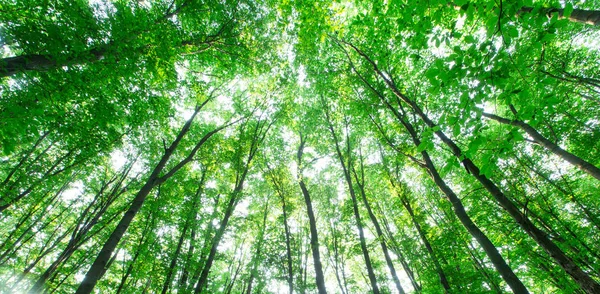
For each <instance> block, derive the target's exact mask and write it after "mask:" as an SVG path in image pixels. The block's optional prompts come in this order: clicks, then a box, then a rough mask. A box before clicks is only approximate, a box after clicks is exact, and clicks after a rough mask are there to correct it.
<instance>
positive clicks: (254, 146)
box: [194, 121, 273, 294]
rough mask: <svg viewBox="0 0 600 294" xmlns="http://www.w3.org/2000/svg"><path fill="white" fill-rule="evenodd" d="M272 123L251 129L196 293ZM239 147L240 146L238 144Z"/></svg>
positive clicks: (204, 280)
mask: <svg viewBox="0 0 600 294" xmlns="http://www.w3.org/2000/svg"><path fill="white" fill-rule="evenodd" d="M272 125H273V122H270V123H267V122H266V121H259V122H257V123H256V125H255V127H254V129H253V131H252V139H251V142H250V148H249V152H248V157H247V158H246V161H245V163H244V164H245V166H244V167H243V170H242V171H238V174H237V175H236V181H237V182H236V183H235V188H234V190H233V192H232V193H231V196H230V197H229V202H228V203H227V207H226V209H225V215H224V216H223V219H222V220H221V223H220V225H219V229H218V230H217V232H216V233H215V236H214V238H213V240H212V244H211V247H210V252H209V254H208V257H207V259H206V262H205V264H204V267H203V268H202V272H201V273H200V278H199V280H198V283H197V285H196V289H195V290H194V293H196V294H199V293H202V291H203V290H204V287H205V286H206V284H207V282H208V274H209V272H210V268H211V267H212V264H213V262H214V259H215V255H216V254H217V247H218V246H219V243H220V242H221V239H222V238H223V235H224V234H225V230H226V229H227V224H228V223H229V218H230V217H231V215H232V214H233V211H234V210H235V207H236V205H237V204H238V202H239V200H240V197H241V194H242V189H243V188H244V182H245V180H246V176H247V175H248V171H249V169H250V164H251V162H252V159H254V156H255V155H256V153H257V152H258V148H259V145H260V143H262V141H263V140H264V138H265V136H266V134H267V133H268V132H269V129H270V128H271V126H272ZM240 148H241V146H240Z"/></svg>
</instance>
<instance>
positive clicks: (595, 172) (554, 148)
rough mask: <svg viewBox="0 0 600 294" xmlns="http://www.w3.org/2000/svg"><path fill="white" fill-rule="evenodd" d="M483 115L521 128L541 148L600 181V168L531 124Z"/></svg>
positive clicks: (487, 114) (493, 115)
mask: <svg viewBox="0 0 600 294" xmlns="http://www.w3.org/2000/svg"><path fill="white" fill-rule="evenodd" d="M482 115H483V116H485V117H487V118H489V119H492V120H495V121H497V122H499V123H501V124H506V125H512V126H516V127H519V128H520V129H521V130H523V131H525V132H526V133H527V134H528V135H529V136H531V138H533V140H535V141H536V142H537V143H539V144H540V145H541V146H543V147H544V148H546V149H547V150H548V151H550V152H552V153H554V154H556V155H557V156H558V157H560V158H562V159H563V160H565V161H567V162H569V163H570V164H572V165H574V166H575V167H577V168H578V169H580V170H582V171H584V172H586V173H588V174H589V175H590V176H592V177H594V178H596V179H597V180H600V168H598V167H596V166H595V165H593V164H591V163H589V162H587V161H585V160H583V159H582V158H580V157H578V156H576V155H574V154H573V153H570V152H568V151H566V150H564V149H562V148H560V146H558V145H557V144H555V143H554V142H552V141H550V140H548V139H547V138H546V137H544V136H543V135H542V134H540V133H539V132H538V131H537V130H536V129H534V128H533V127H532V126H530V125H529V124H527V123H525V122H523V121H521V120H517V119H515V120H510V119H507V118H503V117H500V116H497V115H495V114H491V113H485V112H483V113H482Z"/></svg>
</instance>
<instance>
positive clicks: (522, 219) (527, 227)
mask: <svg viewBox="0 0 600 294" xmlns="http://www.w3.org/2000/svg"><path fill="white" fill-rule="evenodd" d="M346 44H348V45H349V46H351V47H352V48H353V49H354V50H355V51H356V52H357V53H358V54H359V55H360V56H362V57H363V58H365V59H366V60H367V61H368V62H369V63H370V64H371V65H372V66H373V69H374V71H375V72H376V73H377V75H378V76H379V77H381V78H382V79H383V80H384V82H385V83H386V84H387V85H388V87H389V88H390V90H391V91H392V92H393V93H394V95H395V96H396V97H397V99H398V105H399V106H401V104H400V100H401V101H402V102H404V103H406V104H408V105H409V106H410V108H412V109H413V111H414V112H415V113H416V114H417V115H418V116H419V117H420V118H421V120H422V121H423V122H424V123H425V124H426V125H427V126H428V127H429V128H432V129H437V131H435V132H434V133H435V134H436V136H437V137H438V138H439V139H440V140H441V141H442V142H443V143H444V144H446V145H447V146H448V147H449V148H450V150H451V152H452V154H453V155H454V156H455V157H456V158H458V160H460V161H461V162H462V164H463V165H464V166H465V168H466V169H467V171H469V173H470V174H471V175H472V176H473V177H475V179H477V181H478V182H479V183H481V184H482V185H483V186H484V187H485V188H486V190H487V191H488V192H489V193H490V194H491V195H492V196H493V197H494V199H495V200H496V202H497V203H498V204H499V205H500V206H501V207H502V208H504V210H506V212H508V214H509V215H510V216H511V217H512V218H513V219H514V220H515V221H516V222H517V223H518V224H519V226H520V227H521V228H522V229H523V230H524V231H525V232H526V233H527V234H528V235H529V236H531V237H532V239H534V240H535V241H536V242H537V243H538V244H539V245H540V246H541V247H542V248H544V250H545V251H546V253H548V255H550V256H551V257H552V258H553V259H554V261H555V262H556V263H557V264H558V265H560V267H562V268H563V270H564V271H565V272H566V273H567V274H569V275H570V276H571V277H572V278H573V280H575V281H576V282H577V284H578V285H579V286H580V287H581V288H582V289H583V290H584V291H586V292H587V293H590V294H592V293H600V284H599V283H598V282H596V281H595V280H594V279H592V278H591V277H590V276H589V275H588V274H587V273H586V272H584V271H583V270H582V269H581V268H580V267H579V266H578V265H577V264H576V263H575V262H574V261H573V260H572V259H571V258H570V257H568V256H567V255H566V253H565V252H564V251H562V249H560V248H559V247H558V246H557V245H556V244H555V243H554V242H552V241H551V240H550V239H549V238H548V236H547V235H546V234H545V233H544V232H543V231H542V230H540V229H539V228H537V227H536V226H535V225H534V224H533V223H532V222H531V220H529V218H528V217H527V216H525V215H524V214H523V213H522V212H521V211H520V210H519V209H518V208H517V207H516V206H515V204H514V203H513V202H512V201H511V200H510V199H509V198H508V197H506V195H504V193H503V192H502V190H500V188H499V187H498V186H496V184H494V183H493V182H492V181H491V180H490V179H488V178H487V177H486V176H485V175H483V174H481V171H480V170H479V167H477V165H475V163H473V161H471V159H469V158H467V157H466V156H464V155H463V152H462V150H461V149H460V148H459V147H458V145H456V143H454V141H452V140H451V139H450V138H448V137H447V136H446V134H444V132H442V131H441V130H440V129H439V128H436V127H437V125H436V124H435V123H434V122H433V121H432V120H431V119H430V118H429V117H428V116H427V115H426V114H425V113H424V112H423V110H422V109H421V108H420V107H419V106H418V105H417V104H416V103H415V102H414V101H412V100H411V99H409V98H408V97H407V96H406V95H404V94H403V93H402V92H400V90H399V89H398V87H396V84H395V83H394V82H393V81H392V80H390V79H389V78H388V76H386V75H385V74H384V73H383V72H382V71H381V70H380V69H379V67H378V66H377V64H376V63H375V62H374V61H373V60H371V59H370V58H369V57H368V56H367V55H366V54H365V53H364V52H362V51H360V49H358V48H357V47H355V46H354V45H352V44H349V43H346ZM380 98H383V99H385V98H384V97H381V96H380ZM385 102H386V103H387V100H386V101H385ZM388 108H390V109H391V110H392V111H395V108H393V107H392V106H391V105H389V103H388ZM413 131H414V130H413ZM411 136H413V134H411ZM414 136H416V133H415V134H414ZM413 141H414V139H413ZM418 142H419V143H420V141H418ZM415 143H416V141H415ZM427 157H429V156H427ZM438 176H439V175H438ZM440 180H441V178H440ZM434 181H435V180H434ZM441 183H443V181H442V182H440V184H441ZM444 185H445V184H444ZM440 188H441V187H440ZM458 200H459V201H460V199H458ZM451 202H452V203H453V204H454V202H453V201H452V200H451ZM467 229H468V228H467ZM486 239H487V238H486ZM482 247H483V248H484V249H485V248H486V247H485V246H482ZM494 250H495V248H494ZM496 251H497V250H496ZM492 262H493V260H492ZM502 272H505V273H506V271H502ZM502 272H501V274H502ZM503 277H504V276H503ZM512 280H513V281H515V282H516V281H517V280H518V279H516V280H515V279H512ZM507 283H508V281H507ZM514 286H518V285H517V284H515V285H514ZM511 288H512V287H511ZM513 290H514V289H513Z"/></svg>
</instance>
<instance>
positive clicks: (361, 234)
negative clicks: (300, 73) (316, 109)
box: [324, 105, 379, 294]
mask: <svg viewBox="0 0 600 294" xmlns="http://www.w3.org/2000/svg"><path fill="white" fill-rule="evenodd" d="M324 112H325V117H326V120H327V124H328V125H329V131H330V132H331V136H332V137H333V141H334V144H335V150H336V152H337V155H338V158H339V160H340V164H341V166H342V171H343V172H344V178H345V179H346V183H347V184H348V190H349V191H350V198H351V200H352V209H353V211H354V218H355V220H356V226H357V228H358V237H359V240H360V248H361V250H362V253H363V257H364V258H365V265H366V267H367V274H368V275H369V281H370V283H371V289H372V290H373V293H374V294H379V287H378V286H377V278H376V277H375V272H374V271H373V265H372V264H371V257H370V256H369V250H368V248H367V242H366V240H365V233H364V230H363V224H362V221H361V219H360V212H359V211H358V200H357V199H356V193H355V191H354V187H353V185H352V177H351V176H350V171H349V170H348V168H350V167H351V166H352V162H351V158H352V155H351V152H352V150H351V149H350V138H348V135H347V134H346V149H347V150H346V151H347V152H348V166H346V163H344V157H343V155H342V150H341V148H340V143H339V140H338V138H337V135H336V133H335V130H334V129H333V124H332V122H331V119H330V117H329V110H328V109H327V106H326V105H324Z"/></svg>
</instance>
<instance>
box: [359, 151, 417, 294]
mask: <svg viewBox="0 0 600 294" xmlns="http://www.w3.org/2000/svg"><path fill="white" fill-rule="evenodd" d="M359 150H360V148H359ZM359 161H360V162H359V167H360V177H359V175H358V173H357V172H356V170H355V169H354V168H353V167H350V170H351V171H352V172H353V174H354V179H355V180H356V184H357V186H358V188H359V189H358V191H359V194H360V196H361V199H362V202H363V204H364V206H365V207H366V208H367V212H368V214H369V218H370V219H371V222H372V223H373V226H374V227H375V232H376V233H377V239H379V244H380V245H381V250H382V251H383V255H384V257H385V262H386V263H387V266H388V269H389V270H390V274H391V275H392V280H393V281H394V284H395V285H396V289H397V290H398V292H399V293H401V294H404V293H405V292H404V288H402V285H401V284H400V279H398V274H397V273H396V269H395V268H394V263H393V262H392V258H391V257H390V254H389V252H388V248H387V244H386V242H385V238H384V237H385V236H384V234H383V231H382V230H381V226H380V225H379V221H378V220H377V217H376V216H375V214H374V213H373V210H372V209H371V205H370V204H369V201H368V200H367V195H366V193H365V176H364V175H365V174H364V166H363V158H362V155H361V156H360V159H359Z"/></svg>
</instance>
